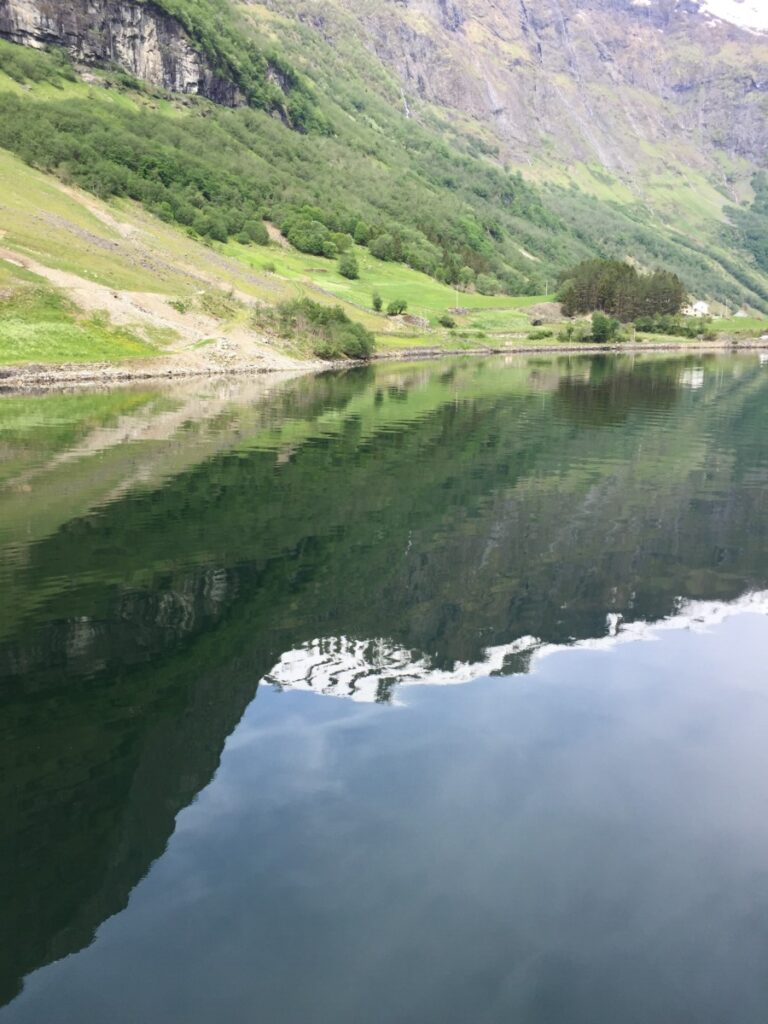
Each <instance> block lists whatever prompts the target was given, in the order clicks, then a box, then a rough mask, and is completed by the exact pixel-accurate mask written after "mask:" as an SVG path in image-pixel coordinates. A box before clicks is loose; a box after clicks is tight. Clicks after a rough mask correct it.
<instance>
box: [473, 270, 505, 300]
mask: <svg viewBox="0 0 768 1024" xmlns="http://www.w3.org/2000/svg"><path fill="white" fill-rule="evenodd" d="M475 288H477V290H478V291H479V292H480V294H481V295H498V293H499V289H500V288H501V285H500V284H499V282H498V279H497V278H495V277H494V276H493V275H492V274H478V275H477V280H476V281H475Z"/></svg>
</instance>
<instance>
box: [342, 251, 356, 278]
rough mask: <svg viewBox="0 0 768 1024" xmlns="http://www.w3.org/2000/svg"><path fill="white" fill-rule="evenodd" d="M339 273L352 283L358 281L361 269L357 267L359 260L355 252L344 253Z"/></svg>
mask: <svg viewBox="0 0 768 1024" xmlns="http://www.w3.org/2000/svg"><path fill="white" fill-rule="evenodd" d="M339 273H340V274H341V276H342V277H346V278H348V279H349V280H350V281H356V280H357V278H358V277H360V268H359V267H358V265H357V258H356V256H355V254H354V253H353V252H345V253H342V256H341V259H340V260H339Z"/></svg>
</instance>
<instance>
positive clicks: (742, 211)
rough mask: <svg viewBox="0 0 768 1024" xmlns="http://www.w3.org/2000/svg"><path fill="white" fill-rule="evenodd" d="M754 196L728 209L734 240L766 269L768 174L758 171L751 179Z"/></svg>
mask: <svg viewBox="0 0 768 1024" xmlns="http://www.w3.org/2000/svg"><path fill="white" fill-rule="evenodd" d="M752 188H753V189H754V190H755V197H754V199H753V200H752V202H751V203H750V204H748V205H746V206H743V207H734V208H733V209H732V210H731V211H730V217H731V221H732V222H733V224H734V226H735V229H736V232H735V234H736V237H735V241H736V242H737V243H738V244H739V245H740V246H741V247H742V248H744V249H746V250H747V252H749V253H751V255H752V256H753V257H754V260H755V263H756V264H757V265H758V267H760V269H761V270H764V271H768V174H766V172H765V171H758V173H757V174H756V175H755V176H754V178H753V179H752Z"/></svg>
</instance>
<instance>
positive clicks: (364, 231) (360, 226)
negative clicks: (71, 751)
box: [354, 220, 371, 245]
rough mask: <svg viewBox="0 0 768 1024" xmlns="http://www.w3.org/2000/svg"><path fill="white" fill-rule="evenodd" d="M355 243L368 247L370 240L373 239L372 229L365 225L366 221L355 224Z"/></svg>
mask: <svg viewBox="0 0 768 1024" xmlns="http://www.w3.org/2000/svg"><path fill="white" fill-rule="evenodd" d="M354 234H355V241H356V242H357V244H358V245H366V244H367V242H368V239H369V238H370V237H371V229H370V228H369V227H368V225H367V224H366V223H365V221H364V220H359V221H358V222H357V224H355V232H354Z"/></svg>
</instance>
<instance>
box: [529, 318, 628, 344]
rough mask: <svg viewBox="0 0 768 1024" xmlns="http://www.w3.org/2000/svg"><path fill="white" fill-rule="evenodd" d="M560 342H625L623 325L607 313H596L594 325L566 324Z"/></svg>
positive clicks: (543, 334)
mask: <svg viewBox="0 0 768 1024" xmlns="http://www.w3.org/2000/svg"><path fill="white" fill-rule="evenodd" d="M551 334H552V332H551V331H550V332H542V335H540V337H541V336H545V337H546V336H551ZM557 338H558V341H565V342H570V343H577V344H580V343H582V342H584V343H596V344H598V345H605V344H607V343H608V342H611V341H623V340H624V338H623V336H622V334H621V323H620V322H619V321H618V320H616V319H615V318H614V317H610V316H606V315H605V313H600V312H594V313H593V314H592V323H591V324H587V323H583V322H582V323H578V324H566V326H565V327H564V328H563V330H562V331H560V333H559V334H558V336H557Z"/></svg>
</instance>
